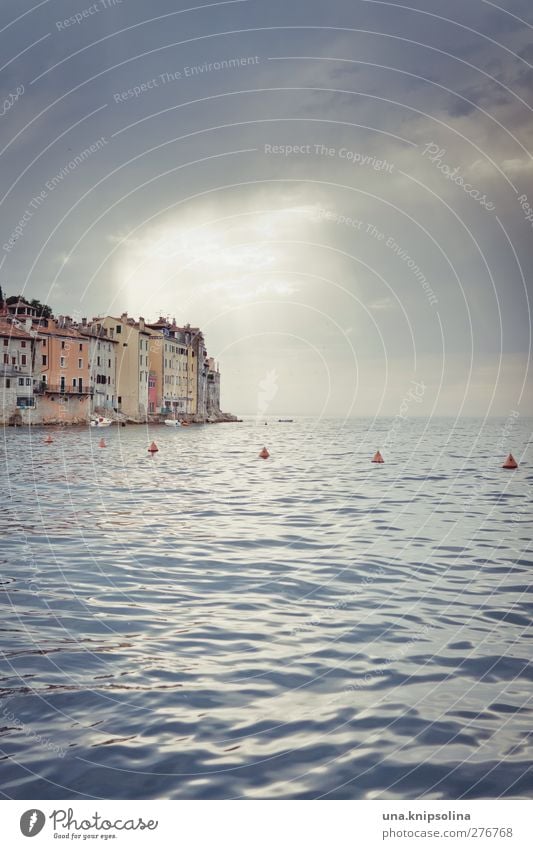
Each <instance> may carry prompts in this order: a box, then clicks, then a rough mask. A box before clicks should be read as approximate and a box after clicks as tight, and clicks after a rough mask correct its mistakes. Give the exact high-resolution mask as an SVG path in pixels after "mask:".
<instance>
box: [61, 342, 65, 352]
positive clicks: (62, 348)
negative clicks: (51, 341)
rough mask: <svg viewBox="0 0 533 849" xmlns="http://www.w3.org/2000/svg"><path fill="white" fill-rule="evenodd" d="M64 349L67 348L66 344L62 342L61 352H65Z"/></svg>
mask: <svg viewBox="0 0 533 849" xmlns="http://www.w3.org/2000/svg"><path fill="white" fill-rule="evenodd" d="M64 348H65V343H64V342H61V350H64Z"/></svg>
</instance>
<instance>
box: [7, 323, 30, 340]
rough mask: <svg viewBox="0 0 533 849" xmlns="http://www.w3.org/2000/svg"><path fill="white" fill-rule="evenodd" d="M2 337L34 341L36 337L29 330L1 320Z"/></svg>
mask: <svg viewBox="0 0 533 849" xmlns="http://www.w3.org/2000/svg"><path fill="white" fill-rule="evenodd" d="M0 336H10V337H13V338H14V339H33V338H34V337H33V336H32V335H31V333H28V332H27V330H22V328H20V327H17V326H16V325H14V324H10V323H9V322H8V321H1V320H0Z"/></svg>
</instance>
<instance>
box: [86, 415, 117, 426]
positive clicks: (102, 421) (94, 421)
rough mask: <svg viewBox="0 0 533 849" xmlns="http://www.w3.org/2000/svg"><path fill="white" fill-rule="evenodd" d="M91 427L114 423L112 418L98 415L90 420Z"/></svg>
mask: <svg viewBox="0 0 533 849" xmlns="http://www.w3.org/2000/svg"><path fill="white" fill-rule="evenodd" d="M89 424H90V426H91V427H109V426H110V425H112V424H113V422H112V421H111V419H106V418H104V416H98V417H97V418H94V419H91V421H90V422H89Z"/></svg>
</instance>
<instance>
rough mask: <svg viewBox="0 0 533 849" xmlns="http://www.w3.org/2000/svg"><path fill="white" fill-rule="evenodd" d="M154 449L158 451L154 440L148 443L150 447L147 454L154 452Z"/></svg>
mask: <svg viewBox="0 0 533 849" xmlns="http://www.w3.org/2000/svg"><path fill="white" fill-rule="evenodd" d="M156 451H159V448H158V447H157V445H156V444H155V442H152V444H151V445H150V448H149V449H148V453H149V454H155V453H156Z"/></svg>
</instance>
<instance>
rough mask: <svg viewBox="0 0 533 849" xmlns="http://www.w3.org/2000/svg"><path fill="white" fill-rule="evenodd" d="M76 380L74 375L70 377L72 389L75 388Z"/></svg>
mask: <svg viewBox="0 0 533 849" xmlns="http://www.w3.org/2000/svg"><path fill="white" fill-rule="evenodd" d="M77 382H78V381H77V380H76V378H75V377H73V378H72V386H73V387H74V389H75V388H76V384H77Z"/></svg>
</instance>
